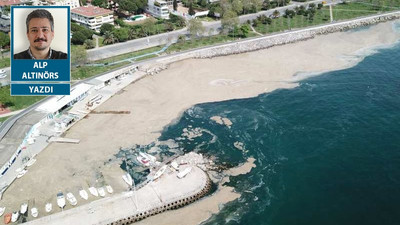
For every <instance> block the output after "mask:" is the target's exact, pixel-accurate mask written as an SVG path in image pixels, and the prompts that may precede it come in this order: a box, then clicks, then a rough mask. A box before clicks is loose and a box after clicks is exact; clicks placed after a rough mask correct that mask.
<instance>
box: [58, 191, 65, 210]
mask: <svg viewBox="0 0 400 225" xmlns="http://www.w3.org/2000/svg"><path fill="white" fill-rule="evenodd" d="M57 205H58V206H59V207H60V208H61V209H62V208H64V207H65V197H64V194H63V193H62V192H58V194H57Z"/></svg>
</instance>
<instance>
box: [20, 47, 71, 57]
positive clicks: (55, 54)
mask: <svg viewBox="0 0 400 225" xmlns="http://www.w3.org/2000/svg"><path fill="white" fill-rule="evenodd" d="M50 51H51V54H50V57H49V58H48V59H67V58H68V55H67V53H64V52H59V51H56V50H53V49H51V50H50ZM14 59H34V58H32V56H31V54H29V49H28V50H25V51H23V52H20V53H17V54H14Z"/></svg>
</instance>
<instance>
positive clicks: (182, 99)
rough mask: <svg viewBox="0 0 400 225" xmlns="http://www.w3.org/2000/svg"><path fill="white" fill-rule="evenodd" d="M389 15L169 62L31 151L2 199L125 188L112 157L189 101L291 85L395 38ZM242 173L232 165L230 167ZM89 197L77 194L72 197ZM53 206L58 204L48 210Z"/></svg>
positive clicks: (195, 215) (175, 219) (214, 208)
mask: <svg viewBox="0 0 400 225" xmlns="http://www.w3.org/2000/svg"><path fill="white" fill-rule="evenodd" d="M392 23H393V22H387V23H382V24H378V25H375V26H372V27H370V28H369V29H360V30H359V31H349V32H342V33H334V34H329V35H325V36H318V37H316V38H314V39H311V40H308V41H304V42H298V43H295V44H288V45H284V46H278V47H274V48H270V49H266V50H260V51H256V52H251V53H245V54H240V55H232V56H224V57H218V58H213V59H190V60H185V61H181V62H177V63H174V64H171V65H170V66H169V68H168V69H167V70H165V71H162V72H161V73H159V74H157V75H154V76H149V77H146V78H145V79H141V80H140V81H138V82H136V83H134V84H131V85H129V86H128V87H126V88H125V89H124V91H122V92H120V93H119V94H118V95H115V96H114V97H112V98H111V99H110V100H108V101H107V102H105V103H104V104H103V105H101V106H100V107H99V108H97V109H96V110H98V111H103V110H104V111H107V110H117V111H130V112H131V113H130V114H121V115H111V114H89V116H88V117H87V118H85V119H83V120H82V121H80V122H78V123H77V124H76V125H75V126H73V127H72V128H71V129H69V130H68V131H67V132H66V134H65V137H68V138H77V139H80V143H79V144H77V145H75V144H61V143H53V144H50V145H49V147H47V148H46V149H45V150H44V151H42V153H40V154H39V155H38V156H37V162H36V164H35V165H33V166H32V167H30V168H29V171H28V173H27V174H26V175H25V176H24V177H22V178H21V179H18V180H16V182H14V183H13V184H12V185H11V186H10V187H9V189H8V190H7V191H6V192H5V194H4V196H3V199H2V200H1V205H2V206H6V207H7V210H6V211H7V212H10V211H15V210H17V209H19V207H20V205H21V204H22V203H23V202H26V201H27V200H30V202H32V200H33V199H34V200H35V204H36V206H37V207H38V208H39V211H40V212H41V214H40V216H44V215H46V214H45V212H44V205H45V204H46V202H48V201H51V202H52V203H53V207H54V208H56V207H55V206H56V198H55V196H56V194H57V192H58V191H63V192H64V193H65V192H67V191H71V192H73V193H74V194H75V196H76V197H78V194H77V193H78V190H79V188H81V187H84V188H87V187H88V184H90V185H95V186H99V187H100V186H102V185H104V184H111V185H112V186H113V188H114V190H115V191H116V192H122V191H125V190H127V186H126V185H125V183H124V182H123V180H122V179H121V175H122V174H123V173H124V172H123V171H122V170H121V169H120V167H119V164H120V161H119V160H116V159H115V157H114V155H115V154H116V153H117V152H118V151H119V149H120V147H131V146H133V145H134V144H149V143H151V142H153V141H155V140H156V139H157V138H158V137H159V136H160V132H161V131H162V129H163V128H164V127H165V126H167V125H168V124H170V123H171V122H173V121H174V120H177V119H179V116H180V115H181V114H182V112H183V111H184V110H186V109H188V108H190V107H191V106H193V105H195V104H198V103H204V102H214V101H223V100H228V99H238V98H248V97H254V96H257V95H259V94H261V93H265V92H271V91H274V90H276V89H279V88H293V87H296V86H297V83H296V82H297V81H299V80H300V79H303V78H305V77H306V76H304V75H297V76H295V74H298V72H301V73H300V74H304V73H320V72H323V71H330V70H337V69H342V68H346V67H349V66H351V65H354V63H356V62H357V61H359V60H360V59H361V58H362V55H365V54H366V52H368V51H367V50H368V49H371V48H374V47H378V46H385V45H386V46H387V45H390V44H393V43H394V42H396V41H398V40H399V38H400V33H395V32H393V31H392ZM215 116H220V115H215ZM227 119H229V118H227ZM256 160H257V159H256ZM252 164H253V162H251V164H245V165H247V167H246V169H245V170H246V171H247V172H248V170H249V168H250V169H251V166H250V167H249V166H248V165H252ZM240 173H241V172H240V171H239V172H238V171H233V172H232V171H231V173H229V174H228V175H237V174H240ZM239 196H240V194H238V193H234V192H233V190H232V188H230V187H223V188H220V190H219V191H217V192H216V193H215V194H214V195H213V196H211V197H207V198H205V199H203V200H201V201H199V202H197V203H195V204H193V205H191V206H188V207H184V208H182V209H179V210H176V211H173V212H169V213H165V214H161V215H157V216H155V217H153V218H149V219H147V220H144V221H142V222H141V223H142V224H150V223H148V222H146V221H153V223H151V224H161V223H158V222H159V221H168V223H164V224H197V223H199V222H201V221H204V220H206V219H207V218H208V217H209V216H210V215H211V214H212V213H216V212H218V207H219V205H220V204H221V203H226V202H229V201H232V200H234V199H237V198H238V197H239ZM95 199H96V198H94V197H90V198H89V200H88V201H84V200H82V199H78V204H83V203H87V202H89V201H93V200H95ZM68 207H71V206H68ZM68 207H67V209H68ZM58 211H60V209H58V208H57V209H55V210H53V212H58ZM171 215H172V216H171ZM183 217H185V220H182V218H183ZM189 220H190V221H189ZM0 223H3V221H2V220H1V222H0Z"/></svg>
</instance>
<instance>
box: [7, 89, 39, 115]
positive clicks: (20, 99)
mask: <svg viewBox="0 0 400 225" xmlns="http://www.w3.org/2000/svg"><path fill="white" fill-rule="evenodd" d="M43 98H44V96H10V86H3V87H0V102H1V103H2V104H4V105H5V106H7V107H8V108H10V110H11V111H15V110H19V109H24V108H26V107H28V106H30V105H32V104H33V103H35V102H37V101H39V100H40V99H43Z"/></svg>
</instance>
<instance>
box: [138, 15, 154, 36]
mask: <svg viewBox="0 0 400 225" xmlns="http://www.w3.org/2000/svg"><path fill="white" fill-rule="evenodd" d="M155 25H156V24H155V21H154V20H153V19H147V20H145V21H144V23H143V24H142V27H141V28H142V32H143V33H144V34H146V36H149V35H152V34H154V33H155V28H156V27H155Z"/></svg>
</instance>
